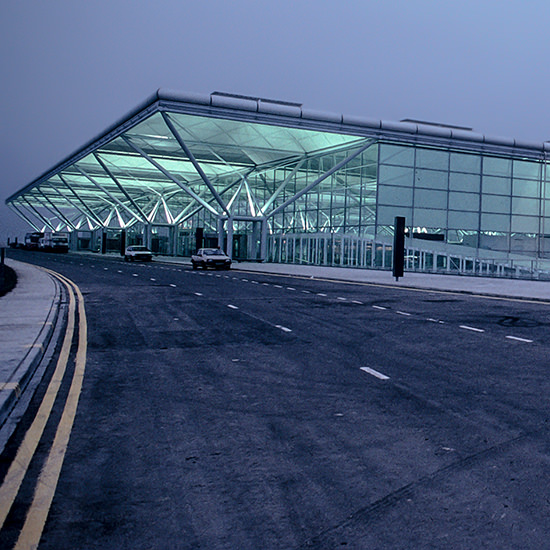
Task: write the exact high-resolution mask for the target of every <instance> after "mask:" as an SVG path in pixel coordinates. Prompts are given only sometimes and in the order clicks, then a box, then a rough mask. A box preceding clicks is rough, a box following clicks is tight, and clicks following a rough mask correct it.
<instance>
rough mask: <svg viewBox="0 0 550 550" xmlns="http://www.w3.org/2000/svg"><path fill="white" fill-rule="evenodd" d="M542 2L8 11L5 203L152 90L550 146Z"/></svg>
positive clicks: (111, 0)
mask: <svg viewBox="0 0 550 550" xmlns="http://www.w3.org/2000/svg"><path fill="white" fill-rule="evenodd" d="M549 33H550V4H549V3H548V1H547V0H546V1H543V0H521V1H520V0H517V1H516V0H511V1H507V0H499V1H497V0H494V1H487V0H462V1H460V2H456V1H446V0H439V1H437V0H433V1H432V0H402V1H401V0H384V1H382V0H377V1H374V0H337V1H333V0H328V1H323V0H317V1H313V0H311V1H302V0H292V1H289V0H278V1H277V2H274V1H273V2H264V1H261V0H232V1H221V0H220V1H217V0H214V1H209V0H201V1H197V0H193V1H188V0H154V1H148V0H140V1H139V2H138V1H136V0H100V1H94V0H1V2H0V46H1V47H0V79H1V80H0V82H1V84H0V100H1V101H0V109H1V112H0V115H1V118H0V120H1V132H0V140H1V142H0V242H1V241H3V240H5V239H6V238H7V237H8V236H10V237H12V238H13V237H14V236H16V235H18V236H22V235H23V234H24V233H25V232H26V230H28V228H27V226H26V224H25V223H24V222H22V221H20V219H19V218H18V217H17V216H16V215H15V214H13V213H11V211H10V210H8V209H7V207H5V205H4V202H5V200H6V198H7V197H8V196H10V195H11V194H12V193H14V192H16V191H18V190H19V189H21V188H22V187H24V186H25V185H27V184H28V183H30V182H31V181H32V180H33V179H35V178H36V177H38V176H40V175H41V174H42V173H44V172H45V171H47V170H48V169H49V168H51V167H52V166H53V165H54V164H56V163H57V162H59V161H60V160H62V159H63V158H65V157H66V156H67V155H69V154H70V153H72V152H73V151H74V150H76V149H77V148H79V147H80V146H81V145H83V144H84V143H85V142H87V141H88V140H90V139H91V138H93V137H95V136H96V135H97V134H99V133H100V132H101V131H102V130H104V129H105V128H106V127H107V126H109V125H110V124H111V123H112V122H115V121H116V120H118V119H119V118H120V117H121V116H123V115H124V114H126V113H127V112H128V111H129V110H131V109H132V108H133V107H135V106H136V105H137V104H138V103H140V102H141V101H142V100H144V99H146V98H147V97H148V96H150V95H151V94H152V93H153V92H154V91H155V90H156V89H158V88H171V89H176V90H182V91H189V92H201V93H210V92H212V91H215V90H217V91H225V92H232V93H239V94H245V95H254V96H260V97H267V98H271V99H283V100H288V101H297V102H300V103H303V104H304V106H305V107H307V108H310V109H316V110H322V111H331V112H337V113H345V114H349V115H361V116H365V117H369V118H376V119H384V120H401V119H403V118H415V119H421V120H427V121H434V122H444V123H448V124H455V125H460V126H469V127H472V128H474V130H476V131H478V132H480V133H483V134H487V135H491V136H505V137H514V138H519V139H524V140H528V141H540V142H542V141H545V140H549V139H550V126H549V122H550V115H549V114H548V109H547V106H548V105H547V104H548V98H549V88H550V71H549V69H548V61H549V59H550V56H549V55H548V54H549V53H550V41H549V38H548V36H549Z"/></svg>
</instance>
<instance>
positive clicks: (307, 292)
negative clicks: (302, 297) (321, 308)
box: [302, 290, 311, 294]
mask: <svg viewBox="0 0 550 550" xmlns="http://www.w3.org/2000/svg"><path fill="white" fill-rule="evenodd" d="M302 292H303V293H304V294H311V292H310V291H309V290H302Z"/></svg>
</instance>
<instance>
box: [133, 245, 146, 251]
mask: <svg viewBox="0 0 550 550" xmlns="http://www.w3.org/2000/svg"><path fill="white" fill-rule="evenodd" d="M132 250H135V251H136V252H149V249H148V248H147V247H146V246H133V247H132Z"/></svg>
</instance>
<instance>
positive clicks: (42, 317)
mask: <svg viewBox="0 0 550 550" xmlns="http://www.w3.org/2000/svg"><path fill="white" fill-rule="evenodd" d="M6 263H7V264H8V265H9V266H10V267H11V268H12V269H14V270H15V272H16V274H17V285H16V287H15V288H14V289H13V290H12V291H11V292H9V293H8V294H6V295H5V296H3V297H1V298H0V427H2V426H3V425H4V424H5V423H6V420H7V418H8V417H9V415H10V413H11V412H12V410H13V409H14V407H15V406H16V405H17V403H18V401H19V400H20V399H21V397H22V395H23V392H24V391H25V389H26V388H27V386H28V385H29V382H30V380H31V379H32V377H33V374H34V373H35V371H36V370H37V368H38V366H39V364H40V362H41V360H42V358H43V357H44V354H45V352H46V349H47V348H48V345H49V343H50V340H51V338H52V335H53V333H54V329H55V326H56V323H57V322H58V319H59V312H60V304H61V296H62V292H61V286H60V284H59V283H58V282H57V281H56V280H55V279H54V278H53V277H52V276H50V275H49V274H48V273H46V272H45V271H43V270H41V269H39V268H37V267H35V266H32V265H30V264H26V263H23V262H18V261H15V260H7V262H6Z"/></svg>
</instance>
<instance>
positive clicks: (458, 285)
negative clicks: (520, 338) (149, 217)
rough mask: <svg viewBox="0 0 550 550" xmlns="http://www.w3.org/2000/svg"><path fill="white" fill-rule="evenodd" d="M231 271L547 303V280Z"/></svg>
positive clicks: (279, 268)
mask: <svg viewBox="0 0 550 550" xmlns="http://www.w3.org/2000/svg"><path fill="white" fill-rule="evenodd" d="M155 260H156V261H157V262H162V263H168V264H183V265H187V264H189V263H190V261H189V260H188V259H186V258H175V257H169V256H157V257H156V258H155ZM232 267H233V269H234V270H235V271H245V272H248V273H269V274H273V275H281V276H284V275H290V276H296V277H304V278H308V279H311V278H313V279H322V280H329V281H330V280H333V281H339V282H346V283H359V284H361V283H362V284H372V285H380V286H385V287H394V288H402V289H404V290H423V291H433V292H450V293H455V294H470V295H476V296H482V297H487V298H504V299H510V300H530V301H535V302H545V303H548V302H550V281H538V280H536V281H535V280H533V281H532V280H523V279H503V278H497V277H481V276H468V275H450V274H444V273H417V272H408V271H406V272H405V275H404V276H403V277H402V278H401V279H400V280H399V281H395V279H394V277H393V276H392V272H391V271H388V270H381V269H360V268H353V267H347V268H346V267H337V266H326V267H325V266H314V265H301V264H277V263H264V262H262V263H259V262H246V261H245V262H234V263H233V266H232Z"/></svg>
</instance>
